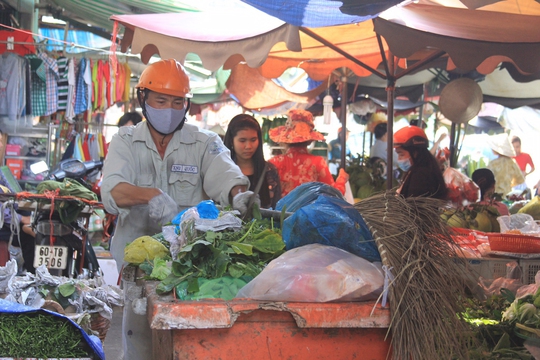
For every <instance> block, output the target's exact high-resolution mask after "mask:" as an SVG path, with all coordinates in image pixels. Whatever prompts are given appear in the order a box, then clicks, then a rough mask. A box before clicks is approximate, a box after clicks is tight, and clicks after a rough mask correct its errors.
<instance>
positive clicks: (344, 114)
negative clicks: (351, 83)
mask: <svg viewBox="0 0 540 360" xmlns="http://www.w3.org/2000/svg"><path fill="white" fill-rule="evenodd" d="M342 71H343V76H342V77H341V111H340V114H339V115H340V116H339V117H340V120H341V168H342V169H345V166H346V164H347V161H346V159H345V156H346V154H347V98H348V95H347V73H346V71H347V70H346V69H345V68H343V70H342Z"/></svg>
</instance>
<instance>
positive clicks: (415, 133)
mask: <svg viewBox="0 0 540 360" xmlns="http://www.w3.org/2000/svg"><path fill="white" fill-rule="evenodd" d="M428 145H429V141H428V138H427V136H426V133H425V132H424V130H422V129H421V128H419V127H418V126H406V127H404V128H402V129H400V130H398V131H397V132H396V133H395V134H394V147H395V148H396V153H397V154H398V159H397V165H398V167H399V168H400V169H401V170H403V171H404V172H405V176H404V178H403V181H402V183H401V186H400V187H399V189H398V190H397V191H398V193H399V194H401V195H402V196H404V197H412V196H426V197H433V198H437V199H446V195H447V193H448V188H447V187H446V183H445V182H444V177H443V173H442V171H441V167H440V166H439V163H438V162H437V159H435V157H434V156H433V155H432V154H431V152H430V151H429V150H428Z"/></svg>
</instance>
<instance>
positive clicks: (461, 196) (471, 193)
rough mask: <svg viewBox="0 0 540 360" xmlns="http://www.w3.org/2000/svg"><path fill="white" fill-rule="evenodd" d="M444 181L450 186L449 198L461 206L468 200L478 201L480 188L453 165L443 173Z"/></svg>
mask: <svg viewBox="0 0 540 360" xmlns="http://www.w3.org/2000/svg"><path fill="white" fill-rule="evenodd" d="M443 177H444V182H445V183H446V186H447V188H448V199H449V200H450V201H452V204H453V205H455V206H457V207H459V206H463V205H467V202H469V203H474V202H477V201H478V198H479V194H480V188H479V187H478V185H476V184H475V182H474V181H472V180H471V179H470V178H468V177H467V175H465V174H463V173H461V172H460V171H459V170H457V169H454V168H452V167H447V168H446V169H445V170H444V173H443Z"/></svg>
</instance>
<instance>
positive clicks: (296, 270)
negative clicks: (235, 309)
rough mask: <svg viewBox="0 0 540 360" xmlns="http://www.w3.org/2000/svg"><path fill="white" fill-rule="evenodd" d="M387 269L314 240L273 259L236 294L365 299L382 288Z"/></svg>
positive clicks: (261, 297) (318, 299)
mask: <svg viewBox="0 0 540 360" xmlns="http://www.w3.org/2000/svg"><path fill="white" fill-rule="evenodd" d="M383 285H384V273H383V270H382V267H381V264H380V263H371V262H369V261H367V260H365V259H363V258H361V257H359V256H356V255H354V254H351V253H349V252H347V251H345V250H342V249H339V248H337V247H333V246H326V245H321V244H311V245H306V246H302V247H298V248H295V249H292V250H289V251H287V252H285V253H284V254H282V255H281V256H279V257H278V258H276V259H274V260H272V261H271V262H270V263H269V264H268V265H267V266H266V268H265V269H264V270H263V271H262V272H261V273H260V274H259V275H257V276H256V277H255V278H254V279H253V280H252V281H250V282H249V283H248V284H247V285H246V286H244V287H243V288H242V289H240V291H239V292H238V294H237V296H236V297H237V298H250V299H255V300H266V301H297V302H330V301H366V300H373V299H376V298H377V297H378V296H379V295H380V294H381V292H382V290H383Z"/></svg>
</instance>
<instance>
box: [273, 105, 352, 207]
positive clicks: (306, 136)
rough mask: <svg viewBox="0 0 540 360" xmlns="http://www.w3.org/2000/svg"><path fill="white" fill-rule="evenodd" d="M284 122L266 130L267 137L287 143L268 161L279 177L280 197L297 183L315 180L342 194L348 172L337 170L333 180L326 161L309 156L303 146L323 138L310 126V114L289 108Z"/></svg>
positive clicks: (318, 157)
mask: <svg viewBox="0 0 540 360" xmlns="http://www.w3.org/2000/svg"><path fill="white" fill-rule="evenodd" d="M288 117H289V118H288V120H287V123H286V124H285V125H284V126H279V127H277V128H274V129H270V131H269V135H270V139H272V141H274V142H276V143H280V144H284V145H285V146H287V151H286V152H285V154H282V155H276V156H274V157H273V158H271V159H270V160H268V162H270V163H272V164H274V165H275V166H276V168H277V170H278V173H279V178H280V180H281V196H282V197H283V196H285V195H287V194H288V193H290V192H291V191H292V190H293V189H294V188H296V187H297V186H299V185H301V184H304V183H307V182H313V181H318V182H322V183H325V184H328V185H331V186H333V187H335V188H336V189H338V190H339V191H341V193H342V194H345V184H346V183H347V180H349V175H347V173H346V172H345V171H344V170H343V169H340V170H339V175H338V177H337V179H336V181H334V178H333V177H332V174H331V173H330V170H329V169H328V164H327V163H326V160H325V159H324V158H323V157H322V156H317V155H312V154H310V153H309V152H308V149H307V147H308V146H309V145H310V144H311V142H312V141H314V140H324V136H323V135H322V134H321V133H320V132H317V131H315V130H313V129H314V127H315V126H314V125H313V115H312V114H311V113H310V112H309V111H306V110H296V109H295V110H291V111H289V114H288Z"/></svg>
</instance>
